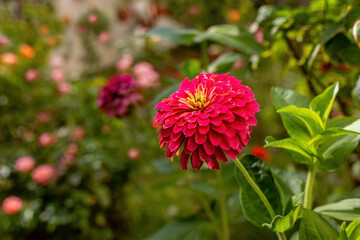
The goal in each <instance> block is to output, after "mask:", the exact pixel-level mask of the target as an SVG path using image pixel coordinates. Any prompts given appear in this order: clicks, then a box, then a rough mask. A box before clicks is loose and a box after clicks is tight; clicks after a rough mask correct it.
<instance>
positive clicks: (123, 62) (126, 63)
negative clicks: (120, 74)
mask: <svg viewBox="0 0 360 240" xmlns="http://www.w3.org/2000/svg"><path fill="white" fill-rule="evenodd" d="M133 61H134V58H133V56H132V55H130V54H125V55H123V56H122V57H121V58H120V59H119V60H118V61H117V62H116V69H117V70H119V71H124V70H127V69H129V68H130V67H131V64H132V63H133Z"/></svg>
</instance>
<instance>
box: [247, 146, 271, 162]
mask: <svg viewBox="0 0 360 240" xmlns="http://www.w3.org/2000/svg"><path fill="white" fill-rule="evenodd" d="M251 154H252V155H254V156H257V157H258V158H260V159H261V160H263V161H264V162H267V163H268V162H270V160H271V155H270V152H269V150H267V149H266V148H264V147H263V146H255V147H253V148H252V149H251Z"/></svg>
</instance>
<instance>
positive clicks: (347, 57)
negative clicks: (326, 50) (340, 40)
mask: <svg viewBox="0 0 360 240" xmlns="http://www.w3.org/2000/svg"><path fill="white" fill-rule="evenodd" d="M340 54H341V57H342V59H344V61H345V62H347V63H350V64H352V65H360V49H359V47H358V46H357V45H356V44H351V45H348V46H346V48H345V49H344V50H343V51H341V53H340Z"/></svg>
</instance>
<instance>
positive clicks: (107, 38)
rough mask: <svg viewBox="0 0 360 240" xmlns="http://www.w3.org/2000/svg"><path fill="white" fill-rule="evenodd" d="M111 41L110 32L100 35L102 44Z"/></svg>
mask: <svg viewBox="0 0 360 240" xmlns="http://www.w3.org/2000/svg"><path fill="white" fill-rule="evenodd" d="M109 39H110V35H109V33H108V32H106V31H104V32H101V33H100V34H99V35H98V41H99V42H100V43H106V42H107V41H109Z"/></svg>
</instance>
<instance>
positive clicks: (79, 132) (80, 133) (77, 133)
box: [70, 126, 85, 141]
mask: <svg viewBox="0 0 360 240" xmlns="http://www.w3.org/2000/svg"><path fill="white" fill-rule="evenodd" d="M84 137H85V129H84V128H83V127H81V126H77V127H75V128H74V130H73V131H72V133H71V134H70V139H71V140H72V141H81V140H83V139H84Z"/></svg>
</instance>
